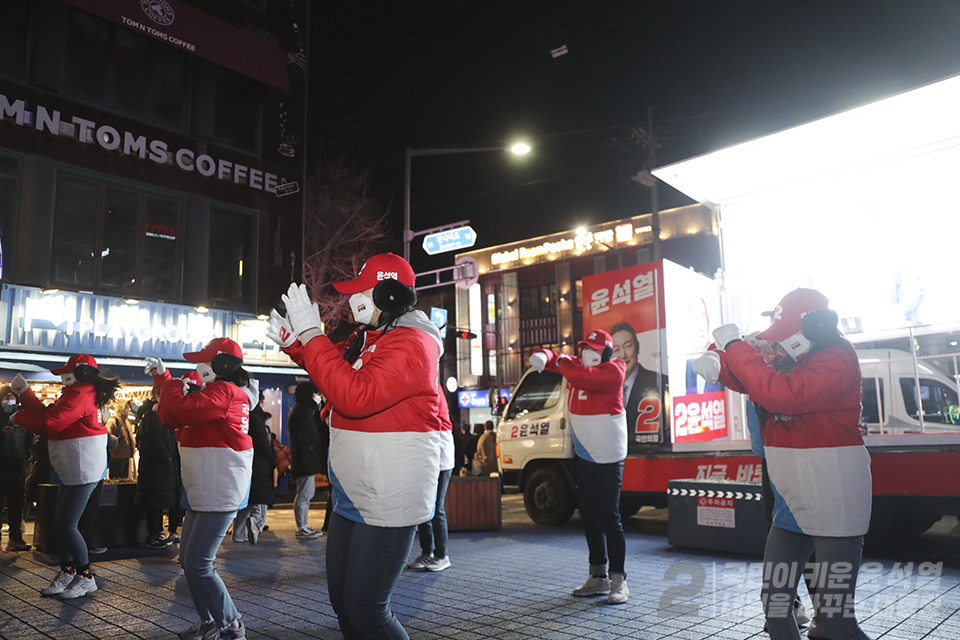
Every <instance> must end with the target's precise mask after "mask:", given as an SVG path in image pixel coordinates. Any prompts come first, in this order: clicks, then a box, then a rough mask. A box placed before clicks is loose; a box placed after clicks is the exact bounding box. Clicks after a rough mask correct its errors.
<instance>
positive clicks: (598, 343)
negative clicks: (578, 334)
mask: <svg viewBox="0 0 960 640" xmlns="http://www.w3.org/2000/svg"><path fill="white" fill-rule="evenodd" d="M585 346H586V347H590V348H591V349H593V350H594V351H603V350H604V349H606V348H607V347H610V348H611V349H613V338H611V337H610V334H609V333H607V332H606V331H604V330H603V329H595V330H593V331H591V332H590V335H588V336H587V337H586V338H584V339H583V340H581V341H580V344H578V345H577V349H582V348H583V347H585Z"/></svg>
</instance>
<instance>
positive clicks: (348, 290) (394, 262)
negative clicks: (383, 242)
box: [333, 253, 417, 295]
mask: <svg viewBox="0 0 960 640" xmlns="http://www.w3.org/2000/svg"><path fill="white" fill-rule="evenodd" d="M391 279H392V280H399V281H400V282H402V283H403V284H405V285H407V286H408V287H411V288H413V287H415V286H416V281H417V276H416V275H415V274H414V273H413V267H411V266H410V263H409V262H407V261H406V260H404V259H403V258H401V257H400V256H398V255H396V254H393V253H380V254H377V255H375V256H373V257H372V258H370V259H369V260H367V261H366V262H365V263H363V266H362V267H360V273H358V274H357V277H356V278H354V279H353V280H344V281H343V282H335V283H333V288H334V289H336V290H337V291H339V292H340V293H345V294H347V295H352V294H354V293H360V292H361V291H366V290H367V289H372V288H373V287H375V286H377V283H378V282H381V281H383V280H391Z"/></svg>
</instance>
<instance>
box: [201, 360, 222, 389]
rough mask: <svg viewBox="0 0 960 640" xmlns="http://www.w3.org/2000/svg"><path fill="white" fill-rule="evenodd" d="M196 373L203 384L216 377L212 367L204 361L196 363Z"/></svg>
mask: <svg viewBox="0 0 960 640" xmlns="http://www.w3.org/2000/svg"><path fill="white" fill-rule="evenodd" d="M197 374H198V375H199V376H200V379H201V380H203V382H204V384H206V383H208V382H213V381H214V380H216V379H217V374H215V373H214V372H213V368H212V367H211V366H210V365H208V364H206V363H205V362H201V363H200V364H198V365H197Z"/></svg>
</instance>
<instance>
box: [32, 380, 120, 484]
mask: <svg viewBox="0 0 960 640" xmlns="http://www.w3.org/2000/svg"><path fill="white" fill-rule="evenodd" d="M20 404H21V405H22V406H23V411H19V412H17V413H16V414H15V415H16V418H15V419H16V422H17V424H18V425H20V426H21V427H23V428H25V429H27V430H28V431H32V432H33V433H36V434H39V435H43V436H47V447H48V449H49V451H50V465H51V466H52V467H53V470H54V471H56V473H57V475H58V476H59V477H60V481H61V482H62V483H63V484H64V485H66V486H76V485H81V484H89V483H91V482H99V481H100V480H102V479H103V477H104V475H105V474H106V471H107V428H106V427H105V426H103V422H102V421H101V415H100V409H99V408H98V407H97V403H96V391H95V390H94V388H93V385H92V384H90V383H89V382H74V383H73V384H71V385H68V386H65V387H64V388H63V391H62V392H61V393H60V397H59V398H57V400H56V402H54V403H53V404H51V405H50V406H44V404H43V403H42V402H40V399H39V398H37V396H36V394H34V393H33V390H32V389H27V390H26V391H25V392H23V393H22V394H20Z"/></svg>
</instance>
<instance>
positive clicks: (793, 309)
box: [757, 289, 829, 342]
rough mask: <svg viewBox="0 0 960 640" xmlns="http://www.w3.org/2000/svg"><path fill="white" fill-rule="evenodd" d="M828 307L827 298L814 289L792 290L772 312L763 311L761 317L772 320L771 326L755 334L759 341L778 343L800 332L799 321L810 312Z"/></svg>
mask: <svg viewBox="0 0 960 640" xmlns="http://www.w3.org/2000/svg"><path fill="white" fill-rule="evenodd" d="M828 305H829V301H828V300H827V296H825V295H823V294H822V293H820V292H819V291H817V290H815V289H794V290H793V291H791V292H790V293H788V294H787V295H785V296H783V300H781V301H780V304H778V305H777V307H776V308H775V309H774V310H773V311H765V312H764V313H763V314H762V315H764V316H770V317H772V318H773V324H771V325H770V326H769V327H768V328H767V329H765V330H763V331H761V332H760V333H758V334H757V338H759V339H760V340H766V341H767V342H780V341H781V340H786V339H787V338H789V337H790V336H792V335H794V334H795V333H797V332H798V331H800V321H801V320H802V319H803V316H805V315H807V314H808V313H810V312H811V311H817V310H819V309H826V308H827V307H828Z"/></svg>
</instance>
